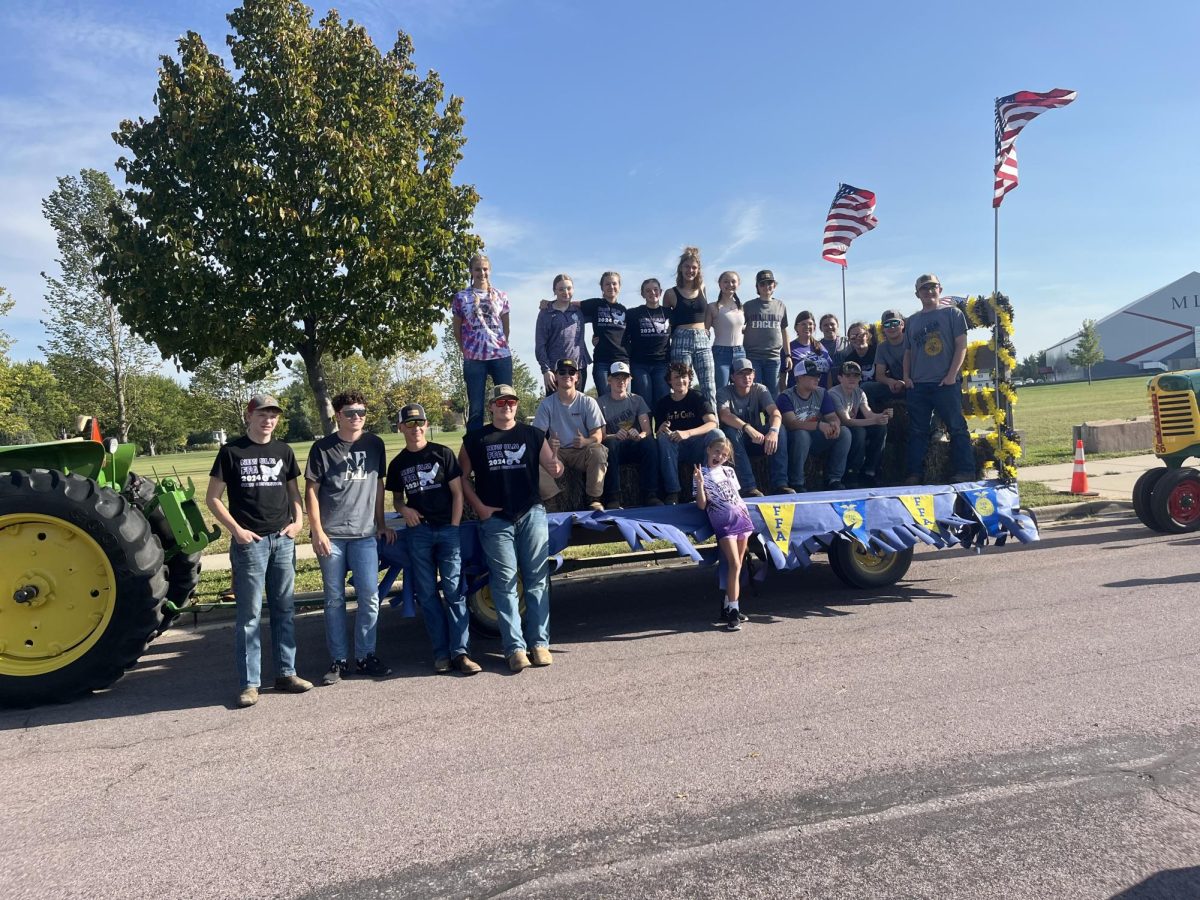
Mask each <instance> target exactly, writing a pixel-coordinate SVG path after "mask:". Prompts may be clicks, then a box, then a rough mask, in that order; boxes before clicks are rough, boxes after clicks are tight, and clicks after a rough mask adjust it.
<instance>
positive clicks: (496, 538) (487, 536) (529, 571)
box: [479, 503, 550, 656]
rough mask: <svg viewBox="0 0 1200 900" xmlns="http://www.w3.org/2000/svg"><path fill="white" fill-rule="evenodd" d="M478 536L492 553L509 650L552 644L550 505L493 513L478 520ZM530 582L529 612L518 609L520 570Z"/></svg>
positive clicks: (495, 596)
mask: <svg viewBox="0 0 1200 900" xmlns="http://www.w3.org/2000/svg"><path fill="white" fill-rule="evenodd" d="M479 541H480V543H481V544H482V545H483V552H484V554H485V555H486V556H487V562H488V572H489V573H490V576H491V578H490V584H491V588H492V603H493V604H494V605H495V607H496V618H497V619H498V620H499V625H500V642H501V644H502V645H503V647H504V655H505V656H512V655H513V654H514V653H516V652H517V651H518V650H525V649H528V648H530V647H549V646H550V590H549V589H550V532H549V531H548V530H547V527H546V508H545V507H544V506H542V505H541V504H540V503H538V504H535V505H534V506H533V507H532V508H531V509H530V510H529V512H527V513H525V515H523V516H521V518H519V519H517V520H516V521H515V522H510V521H509V520H508V519H502V518H501V517H500V516H492V517H491V518H490V519H487V520H485V521H483V522H480V523H479ZM518 572H520V574H521V581H522V583H523V585H524V588H525V618H524V620H523V621H522V620H521V618H520V615H519V613H518V610H519V609H520V601H519V599H518V597H517V573H518Z"/></svg>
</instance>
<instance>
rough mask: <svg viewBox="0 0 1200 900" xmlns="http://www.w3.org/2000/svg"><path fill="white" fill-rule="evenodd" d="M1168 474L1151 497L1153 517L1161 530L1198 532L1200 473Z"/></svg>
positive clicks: (1177, 471)
mask: <svg viewBox="0 0 1200 900" xmlns="http://www.w3.org/2000/svg"><path fill="white" fill-rule="evenodd" d="M1165 473H1166V474H1164V475H1163V476H1162V477H1161V478H1159V480H1158V483H1157V484H1155V486H1154V490H1153V491H1152V492H1151V494H1150V514H1151V515H1152V516H1153V517H1154V519H1155V521H1156V522H1158V530H1159V531H1164V532H1166V533H1167V534H1183V533H1184V532H1187V531H1195V530H1196V529H1197V528H1200V473H1198V472H1197V471H1196V470H1195V469H1166V470H1165ZM1143 477H1145V476H1143Z"/></svg>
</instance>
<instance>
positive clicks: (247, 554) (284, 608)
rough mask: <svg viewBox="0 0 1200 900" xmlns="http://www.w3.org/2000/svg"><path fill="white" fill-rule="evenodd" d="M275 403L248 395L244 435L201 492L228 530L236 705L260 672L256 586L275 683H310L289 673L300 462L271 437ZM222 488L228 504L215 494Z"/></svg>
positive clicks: (292, 668) (246, 700)
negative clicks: (267, 616) (267, 622)
mask: <svg viewBox="0 0 1200 900" xmlns="http://www.w3.org/2000/svg"><path fill="white" fill-rule="evenodd" d="M280 412H281V409H280V406H279V401H278V400H276V399H275V398H274V397H272V396H270V395H268V394H259V395H257V396H255V397H252V398H251V399H250V403H249V404H248V405H247V407H246V433H245V435H243V436H242V437H240V438H237V439H236V440H233V441H230V442H229V443H228V444H226V445H225V446H223V447H222V448H221V449H220V450H219V451H218V452H217V459H216V461H215V462H214V463H213V467H212V471H211V472H210V473H209V476H210V477H209V481H208V493H207V495H206V497H205V500H206V502H207V503H208V508H209V509H210V510H211V511H212V514H213V516H214V518H216V520H217V521H218V522H220V523H221V524H222V525H223V526H225V528H227V529H228V530H229V534H230V537H231V538H232V541H231V543H230V547H229V560H230V564H231V565H232V567H233V590H234V594H235V595H236V599H237V625H236V627H235V628H234V640H233V642H234V652H235V655H236V658H237V659H236V662H237V672H238V679H239V682H240V685H241V687H240V688H239V690H240V691H241V693H240V694H239V695H238V699H237V705H238V706H242V707H245V706H253V705H254V704H255V703H257V702H258V689H259V685H260V681H261V677H262V671H261V667H262V644H261V640H260V638H259V617H260V615H261V614H262V598H263V588H264V587H265V588H266V592H267V605H268V607H269V608H270V610H271V649H272V651H273V655H274V659H275V676H276V677H275V689H276V690H277V691H284V692H286V693H289V694H300V693H303V692H304V691H307V690H309V689H310V688H311V687H312V682H309V681H305V680H304V679H303V678H299V677H297V676H296V632H295V627H294V624H293V621H292V615H293V609H294V597H293V595H292V591H293V586H294V584H295V580H296V545H295V537H296V535H297V533H299V531H300V528H301V526H302V525H303V522H304V512H303V509H302V507H301V505H300V489H299V488H298V487H297V486H296V479H297V478H299V477H300V467H299V466H298V465H297V464H296V455H295V454H294V453H292V448H291V447H289V446H288V445H287V444H285V443H283V441H277V440H274V439H273V438H272V432H274V430H275V426H276V425H277V424H279V413H280ZM226 489H228V491H229V505H228V506H226V505H225V503H223V502H222V500H221V495H222V494H223V493H225V491H226Z"/></svg>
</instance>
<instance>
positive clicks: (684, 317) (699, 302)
mask: <svg viewBox="0 0 1200 900" xmlns="http://www.w3.org/2000/svg"><path fill="white" fill-rule="evenodd" d="M671 290H673V291H674V292H675V305H674V306H673V307H671V328H672V329H675V328H678V327H679V326H680V325H702V324H704V310H705V308H706V307H707V306H708V299H707V298H706V297H705V296H704V291H701V292H700V293H699V294H697V295H696V296H695V297H694V298H693V299H691V300H688V299H687V298H686V297H684V296H682V295H681V294H680V293H679V289H678V288H672V289H671Z"/></svg>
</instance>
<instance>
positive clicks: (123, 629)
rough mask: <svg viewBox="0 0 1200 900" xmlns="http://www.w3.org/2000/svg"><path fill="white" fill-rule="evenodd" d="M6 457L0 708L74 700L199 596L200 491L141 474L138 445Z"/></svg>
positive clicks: (63, 447) (116, 674) (10, 452)
mask: <svg viewBox="0 0 1200 900" xmlns="http://www.w3.org/2000/svg"><path fill="white" fill-rule="evenodd" d="M91 432H92V438H91V439H86V440H85V439H75V440H67V441H61V442H56V443H50V444H29V445H25V446H16V447H0V706H34V705H37V704H40V703H53V702H59V701H64V700H70V699H72V698H74V697H77V696H79V695H81V694H86V693H88V692H89V691H94V690H98V689H100V688H106V687H108V686H109V685H111V684H112V683H113V682H114V681H116V680H117V679H118V678H120V677H121V675H122V674H124V672H125V670H126V669H128V668H130V667H131V666H132V665H133V664H134V663H135V662H137V660H138V657H139V656H141V655H142V652H143V651H144V650H145V649H146V645H147V644H148V643H149V642H150V641H151V640H152V639H153V638H154V637H156V636H157V635H158V634H159V633H160V632H161V631H162V630H163V628H165V627H166V625H167V623H168V622H169V620H170V618H171V617H172V616H173V614H174V613H177V611H178V608H179V607H181V606H183V605H184V604H185V603H187V601H188V600H189V598H190V597H191V596H192V594H193V593H194V592H195V589H196V585H197V584H198V582H199V580H200V551H201V550H203V549H204V547H205V546H206V545H207V544H208V542H209V541H210V540H212V539H214V538H215V537H216V535H217V533H216V532H215V531H213V532H212V533H209V532H208V530H207V527H206V525H205V523H204V520H203V518H202V517H201V515H200V510H199V508H198V507H197V506H196V503H195V501H194V500H193V497H194V495H195V486H194V485H193V484H192V483H191V480H190V479H189V480H188V483H187V485H186V487H185V486H183V485H180V484H177V483H176V482H175V481H174V479H170V478H165V479H163V480H162V481H161V482H160V483H158V484H155V483H154V482H153V481H150V480H149V479H146V478H142V477H140V476H138V475H136V474H134V473H133V472H132V471H130V469H131V465H132V463H133V457H134V447H133V445H132V444H118V443H117V442H116V441H115V440H109V441H108V442H107V443H106V442H103V441H101V440H100V436H99V432H98V430H97V429H96V428H95V426H94V425H93V427H92V429H91Z"/></svg>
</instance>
